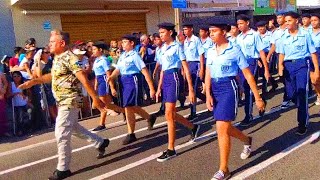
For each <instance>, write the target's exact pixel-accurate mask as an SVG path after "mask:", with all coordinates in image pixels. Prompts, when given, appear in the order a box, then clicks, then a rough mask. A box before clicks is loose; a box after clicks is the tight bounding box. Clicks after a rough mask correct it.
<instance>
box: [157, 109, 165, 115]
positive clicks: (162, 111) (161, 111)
mask: <svg viewBox="0 0 320 180" xmlns="http://www.w3.org/2000/svg"><path fill="white" fill-rule="evenodd" d="M156 115H157V116H162V115H164V110H162V109H160V110H159V111H158V112H157V113H156Z"/></svg>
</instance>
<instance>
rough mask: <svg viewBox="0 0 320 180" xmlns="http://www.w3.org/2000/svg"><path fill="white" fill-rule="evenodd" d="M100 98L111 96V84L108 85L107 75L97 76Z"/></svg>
mask: <svg viewBox="0 0 320 180" xmlns="http://www.w3.org/2000/svg"><path fill="white" fill-rule="evenodd" d="M97 82H98V89H97V91H98V96H106V95H109V94H110V88H109V84H108V83H107V75H100V76H97Z"/></svg>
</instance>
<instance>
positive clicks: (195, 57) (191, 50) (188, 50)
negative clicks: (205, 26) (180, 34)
mask: <svg viewBox="0 0 320 180" xmlns="http://www.w3.org/2000/svg"><path fill="white" fill-rule="evenodd" d="M183 50H184V53H185V55H186V60H187V61H200V56H201V55H202V54H203V53H204V49H203V48H202V44H201V41H200V39H199V38H198V37H197V36H195V35H192V36H191V38H190V39H188V38H186V39H185V40H184V44H183Z"/></svg>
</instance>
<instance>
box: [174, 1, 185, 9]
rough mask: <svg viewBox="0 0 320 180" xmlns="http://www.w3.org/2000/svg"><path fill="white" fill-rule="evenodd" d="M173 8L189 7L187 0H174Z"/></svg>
mask: <svg viewBox="0 0 320 180" xmlns="http://www.w3.org/2000/svg"><path fill="white" fill-rule="evenodd" d="M172 7H173V8H187V0H172Z"/></svg>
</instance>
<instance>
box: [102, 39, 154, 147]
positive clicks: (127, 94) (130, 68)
mask: <svg viewBox="0 0 320 180" xmlns="http://www.w3.org/2000/svg"><path fill="white" fill-rule="evenodd" d="M135 41H136V37H135V36H132V35H125V36H123V37H122V47H123V50H124V51H125V52H123V53H122V54H121V56H120V57H119V60H118V63H117V65H116V69H115V70H114V71H113V72H112V74H111V75H110V77H108V79H107V82H110V81H112V80H114V79H115V78H116V77H118V76H119V75H121V78H120V84H121V87H122V88H121V89H122V102H123V103H122V105H123V107H124V109H125V114H126V119H127V126H128V135H127V136H126V138H125V139H124V141H123V143H122V144H123V145H127V144H130V143H132V142H135V141H136V140H137V138H136V136H135V134H134V130H135V125H136V120H135V114H139V115H140V116H141V117H143V118H144V119H147V121H148V130H152V128H153V125H154V123H155V121H156V116H154V115H149V114H148V113H147V112H146V111H145V110H144V109H142V108H141V105H142V98H141V97H142V75H143V76H144V77H145V78H146V81H147V83H148V86H149V88H150V97H154V95H155V90H154V87H153V82H152V80H151V77H150V75H149V71H148V70H147V68H146V65H145V64H144V62H143V61H142V59H141V57H140V56H139V54H138V52H137V51H135V50H134V46H135Z"/></svg>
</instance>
